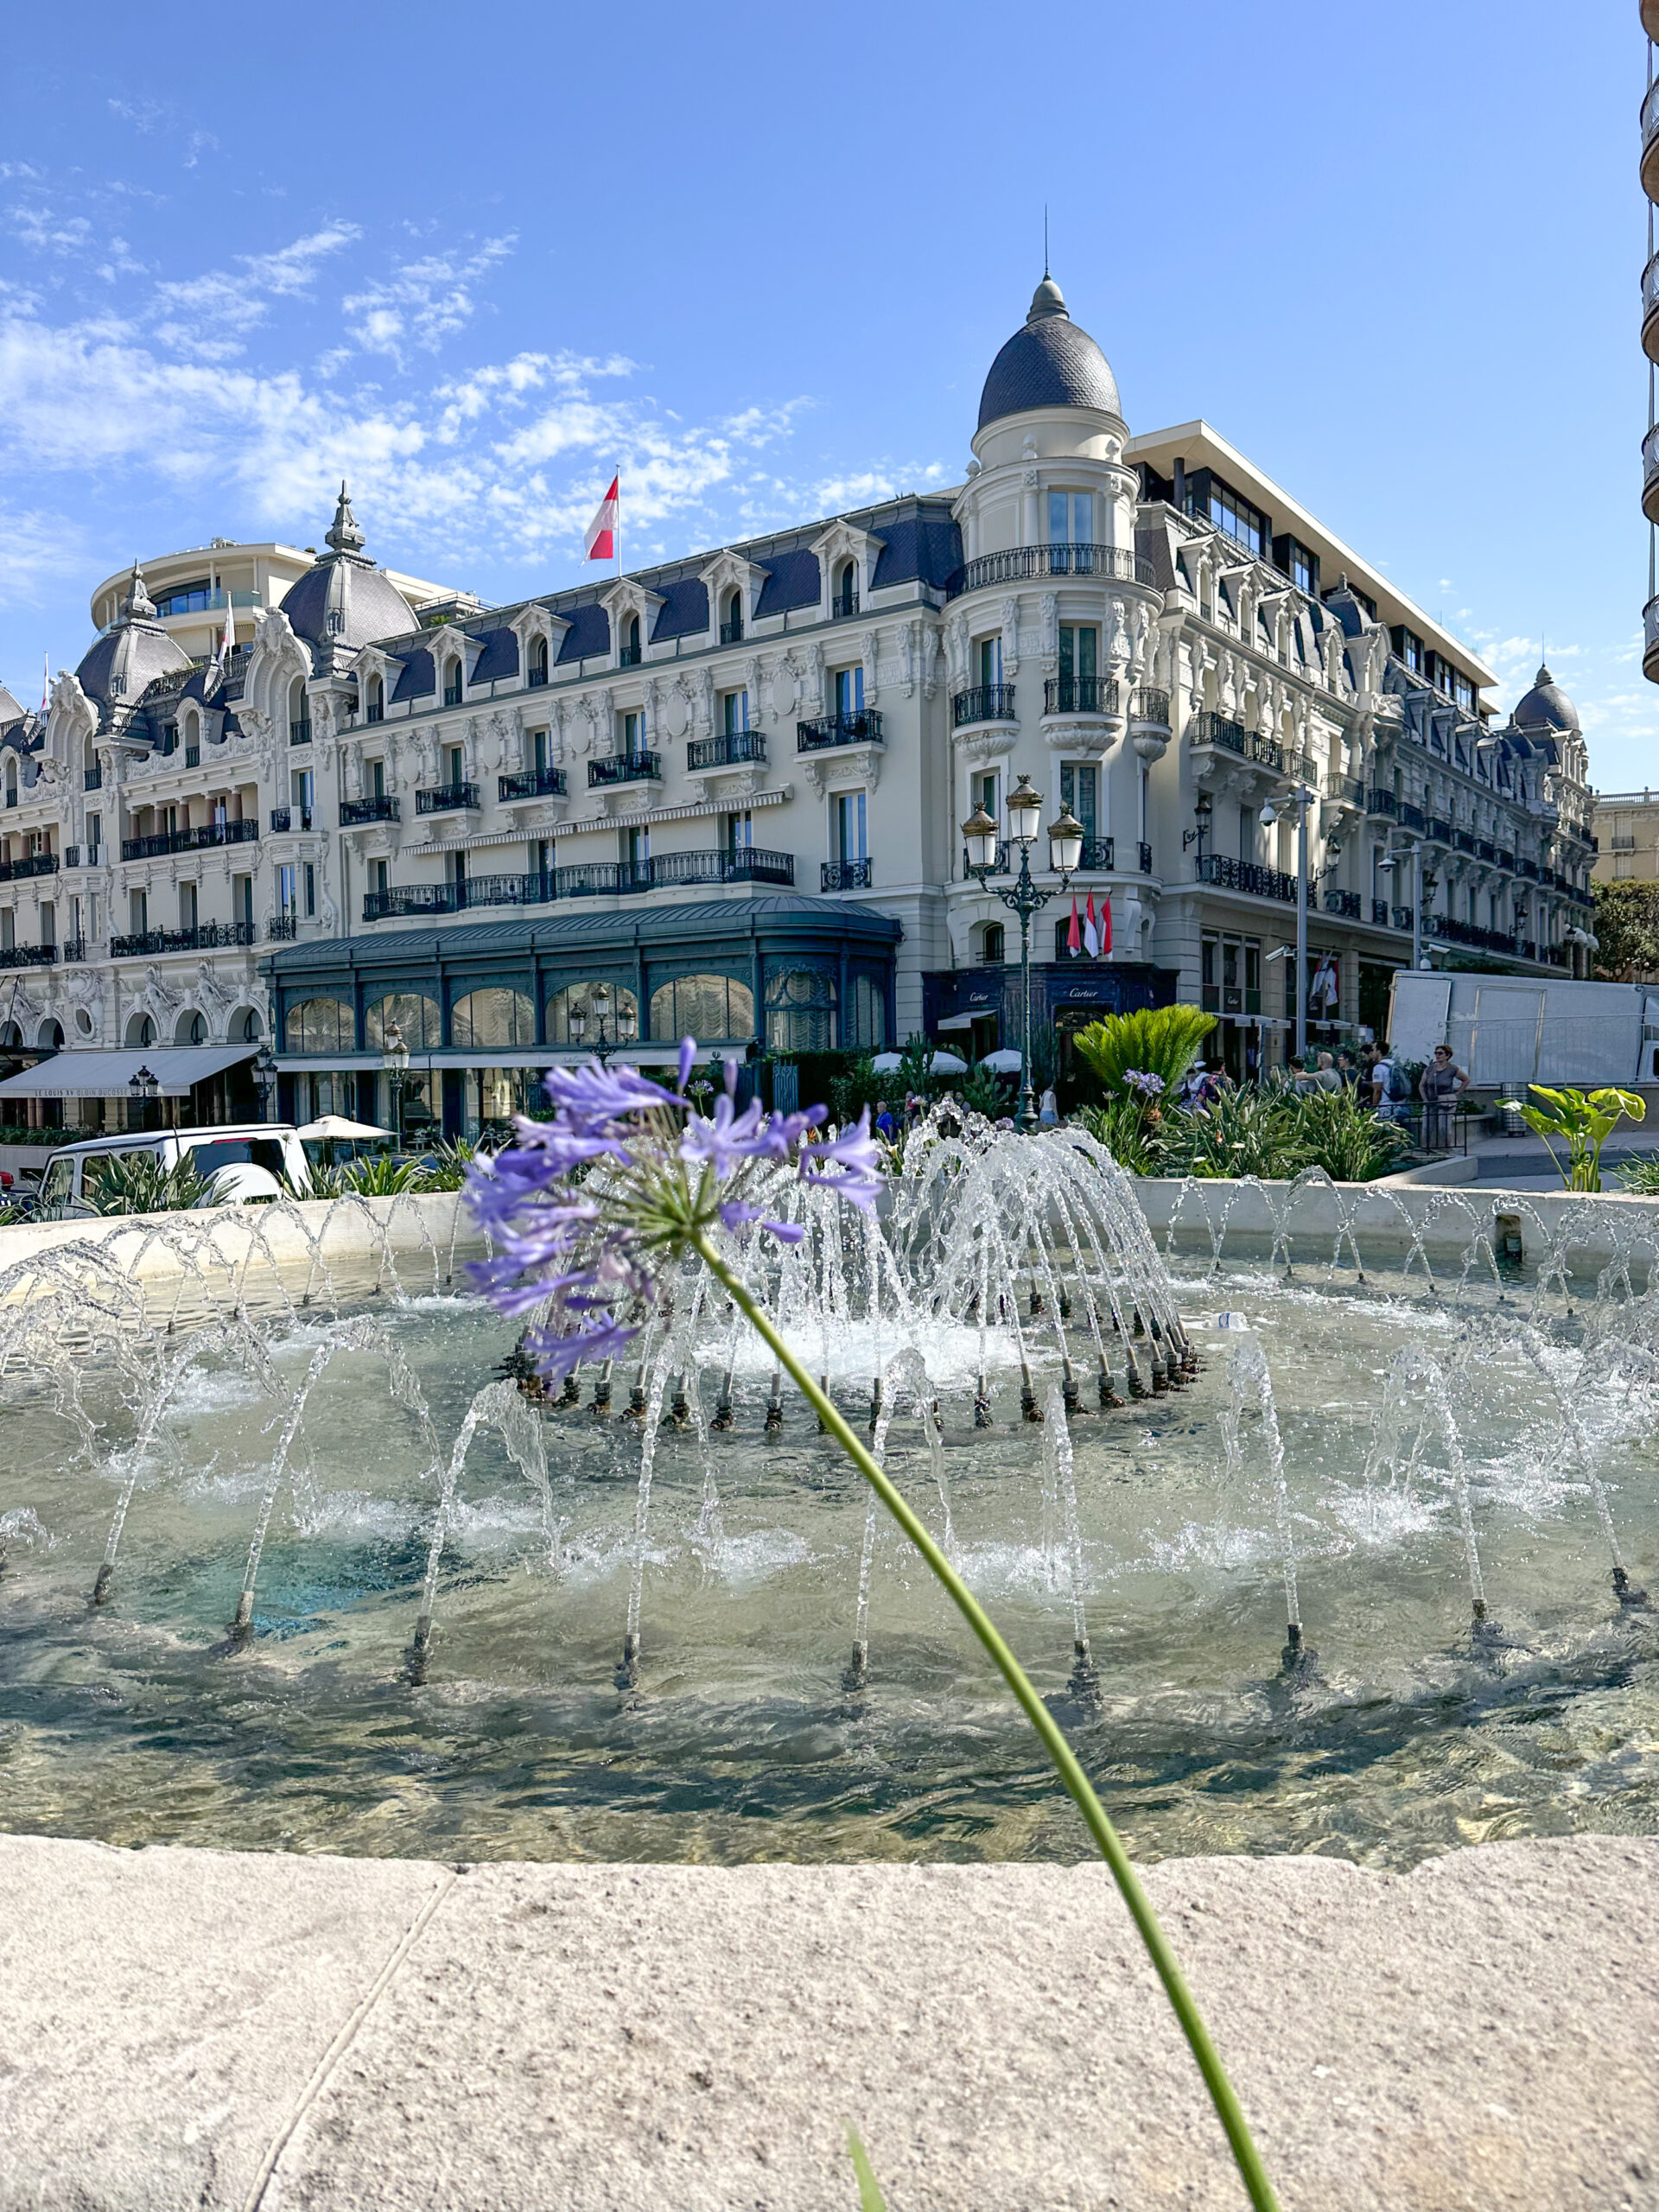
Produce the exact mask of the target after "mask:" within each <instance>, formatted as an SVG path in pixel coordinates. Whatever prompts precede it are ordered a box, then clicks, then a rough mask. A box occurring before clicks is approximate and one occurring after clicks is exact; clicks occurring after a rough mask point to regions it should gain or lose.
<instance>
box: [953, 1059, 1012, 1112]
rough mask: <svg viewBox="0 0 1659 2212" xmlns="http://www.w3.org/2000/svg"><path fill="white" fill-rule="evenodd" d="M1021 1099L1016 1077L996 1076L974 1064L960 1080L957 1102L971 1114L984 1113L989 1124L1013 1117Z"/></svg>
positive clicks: (985, 1068)
mask: <svg viewBox="0 0 1659 2212" xmlns="http://www.w3.org/2000/svg"><path fill="white" fill-rule="evenodd" d="M956 1096H957V1102H958V1103H960V1104H961V1105H963V1106H964V1107H965V1108H966V1109H968V1111H969V1113H970V1114H982V1115H983V1116H985V1118H986V1120H987V1121H988V1122H1000V1121H1001V1120H1003V1119H1004V1118H1005V1117H1006V1116H1007V1115H1010V1114H1012V1113H1013V1111H1014V1102H1015V1100H1016V1098H1017V1097H1018V1096H1019V1089H1018V1085H1017V1084H1015V1083H1014V1080H1013V1078H1012V1077H1008V1076H1001V1075H997V1074H996V1073H995V1071H993V1070H992V1069H990V1068H987V1067H980V1066H978V1065H975V1066H973V1067H971V1068H969V1071H968V1072H967V1074H966V1075H965V1076H961V1077H957V1084H956Z"/></svg>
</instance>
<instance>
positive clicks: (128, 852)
mask: <svg viewBox="0 0 1659 2212" xmlns="http://www.w3.org/2000/svg"><path fill="white" fill-rule="evenodd" d="M258 836H259V824H258V823H257V822H253V821H247V822H204V823H200V824H199V826H198V827H197V828H195V829H169V830H167V831H164V832H163V833H162V835H161V836H155V837H124V838H123V839H122V840H121V857H122V859H123V860H124V861H156V860H163V859H165V858H166V856H167V855H168V854H169V853H200V852H206V851H207V850H208V849H210V848H211V847H213V846H215V845H251V844H252V843H254V842H256V841H257V837H258Z"/></svg>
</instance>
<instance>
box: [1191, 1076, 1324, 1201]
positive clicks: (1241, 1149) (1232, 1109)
mask: <svg viewBox="0 0 1659 2212" xmlns="http://www.w3.org/2000/svg"><path fill="white" fill-rule="evenodd" d="M1299 1103H1300V1101H1299V1100H1298V1099H1297V1096H1296V1094H1295V1092H1294V1091H1293V1090H1288V1089H1287V1088H1285V1087H1283V1086H1281V1085H1274V1087H1273V1088H1271V1089H1260V1090H1224V1091H1223V1092H1221V1094H1220V1095H1219V1096H1218V1097H1217V1098H1216V1100H1215V1101H1214V1103H1212V1104H1211V1105H1209V1106H1207V1107H1205V1108H1204V1109H1203V1110H1202V1111H1199V1112H1193V1113H1186V1114H1172V1115H1171V1116H1169V1117H1168V1121H1167V1127H1166V1137H1167V1142H1166V1147H1165V1164H1164V1171H1163V1172H1164V1173H1165V1174H1166V1175H1203V1176H1211V1175H1260V1176H1262V1177H1264V1178H1266V1179H1277V1178H1279V1177H1282V1176H1287V1175H1294V1173H1296V1170H1297V1169H1298V1168H1299V1167H1300V1166H1301V1165H1302V1160H1301V1154H1300V1147H1299V1145H1298V1142H1297V1111H1296V1109H1297V1107H1298V1105H1299Z"/></svg>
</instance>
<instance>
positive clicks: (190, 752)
mask: <svg viewBox="0 0 1659 2212" xmlns="http://www.w3.org/2000/svg"><path fill="white" fill-rule="evenodd" d="M184 765H185V766H186V767H187V768H200V766H201V747H200V746H199V745H187V746H186V747H185V748H184Z"/></svg>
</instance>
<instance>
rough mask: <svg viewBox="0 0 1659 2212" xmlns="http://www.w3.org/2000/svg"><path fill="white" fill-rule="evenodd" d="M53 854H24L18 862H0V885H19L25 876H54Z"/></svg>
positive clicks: (56, 868) (56, 859) (55, 871)
mask: <svg viewBox="0 0 1659 2212" xmlns="http://www.w3.org/2000/svg"><path fill="white" fill-rule="evenodd" d="M57 872H58V856H57V855H56V854H55V853H26V854H25V855H23V857H22V860H19V861H0V883H19V882H21V881H22V879H23V878H24V877H25V876H29V875H55V874H57Z"/></svg>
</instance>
